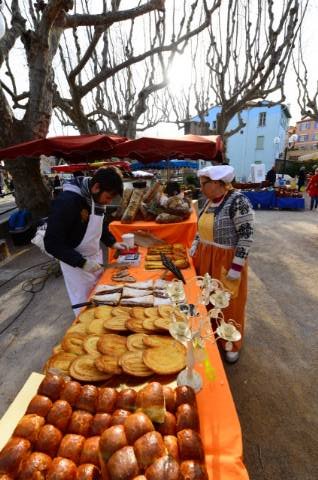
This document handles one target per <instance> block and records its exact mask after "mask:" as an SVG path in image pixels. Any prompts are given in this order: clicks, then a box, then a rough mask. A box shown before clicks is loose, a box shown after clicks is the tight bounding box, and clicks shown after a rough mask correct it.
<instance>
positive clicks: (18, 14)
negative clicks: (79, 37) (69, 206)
mask: <svg viewBox="0 0 318 480" xmlns="http://www.w3.org/2000/svg"><path fill="white" fill-rule="evenodd" d="M20 3H21V6H20V4H19V1H18V0H12V1H11V5H10V6H7V9H6V12H5V14H6V18H10V26H8V25H7V27H8V28H7V30H6V33H5V36H4V37H3V38H2V39H1V40H0V67H1V66H3V67H6V76H5V79H3V80H2V81H1V84H0V115H1V123H0V142H1V143H0V144H1V146H2V147H5V146H9V145H13V144H15V143H20V142H23V141H28V140H33V139H38V138H44V137H45V136H46V135H47V133H48V129H49V126H50V122H51V117H52V107H53V97H54V95H55V92H56V87H55V80H54V78H55V76H54V68H53V66H54V63H53V61H54V57H55V55H56V52H57V49H58V47H59V44H60V41H61V36H62V35H63V34H64V32H66V31H68V30H69V29H72V31H74V30H73V29H75V28H76V29H77V28H80V27H83V28H86V27H93V28H94V29H95V32H96V33H95V35H96V36H98V35H99V34H100V35H102V34H103V32H105V31H107V30H109V29H110V28H111V27H112V26H114V25H116V24H117V23H118V22H123V21H126V20H130V19H133V18H137V17H139V16H143V15H148V14H150V13H151V12H153V11H156V10H163V9H164V0H148V1H144V2H137V1H136V2H134V3H135V4H137V5H138V6H134V7H133V8H129V9H126V10H119V7H120V4H121V1H120V0H117V1H116V0H112V1H111V7H110V9H107V10H106V9H105V8H104V10H103V13H100V14H93V13H76V8H75V12H74V13H73V14H71V13H70V11H71V10H72V9H73V8H74V5H75V7H76V2H74V1H73V0H48V1H47V2H44V1H39V0H38V1H36V2H35V3H34V4H33V3H32V1H31V0H24V1H23V2H20ZM77 3H79V2H77ZM92 41H93V40H92ZM15 44H16V45H17V46H18V53H17V50H14V49H13V47H14V45H15ZM22 51H23V53H24V54H25V57H24V60H22V59H21V58H19V55H18V54H20V53H21V52H22ZM10 54H12V55H10ZM87 54H89V52H87ZM13 56H14V57H15V58H14V60H12V58H13ZM138 60H139V59H138V58H135V59H131V64H132V63H134V62H137V61H138ZM82 61H84V59H82ZM14 62H19V64H20V68H19V75H18V76H14V75H13V73H12V68H11V67H12V64H13V63H14ZM22 62H23V63H22ZM22 65H23V68H22ZM77 68H80V65H78V67H77ZM104 69H107V65H104ZM73 74H76V72H73ZM75 76H76V75H75ZM21 77H23V78H21ZM21 83H22V91H21V87H20V86H19V84H21ZM82 88H88V86H87V85H84V86H83V87H82ZM5 164H6V168H7V169H8V170H9V172H10V173H11V175H12V177H13V181H14V185H15V189H16V201H17V205H18V206H19V207H25V208H28V209H30V210H31V212H32V213H33V215H34V216H35V217H36V216H40V215H43V214H45V213H46V212H47V208H48V192H47V191H46V188H45V186H44V185H43V182H42V179H41V176H40V169H39V160H38V159H24V158H19V159H17V160H16V161H6V162H5Z"/></svg>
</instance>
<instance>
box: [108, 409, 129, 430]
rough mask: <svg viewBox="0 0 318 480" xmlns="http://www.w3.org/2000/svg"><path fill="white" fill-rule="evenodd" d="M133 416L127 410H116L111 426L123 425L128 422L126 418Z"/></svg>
mask: <svg viewBox="0 0 318 480" xmlns="http://www.w3.org/2000/svg"><path fill="white" fill-rule="evenodd" d="M130 415H131V413H130V412H128V411H127V410H123V409H121V408H120V409H119V410H115V411H114V413H113V415H112V419H111V422H110V425H111V426H112V425H123V424H124V423H125V421H126V418H128V417H129V416H130Z"/></svg>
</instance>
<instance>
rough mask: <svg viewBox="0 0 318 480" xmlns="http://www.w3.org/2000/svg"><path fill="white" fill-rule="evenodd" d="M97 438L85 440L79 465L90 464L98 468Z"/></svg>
mask: <svg viewBox="0 0 318 480" xmlns="http://www.w3.org/2000/svg"><path fill="white" fill-rule="evenodd" d="M99 438H100V437H99V436H95V437H90V438H87V439H86V440H85V442H84V445H83V449H82V453H81V459H80V463H92V464H94V465H96V467H99V465H100V462H99Z"/></svg>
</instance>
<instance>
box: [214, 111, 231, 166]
mask: <svg viewBox="0 0 318 480" xmlns="http://www.w3.org/2000/svg"><path fill="white" fill-rule="evenodd" d="M228 124H229V119H228V118H227V117H226V116H225V115H224V114H223V113H222V112H220V113H218V114H217V117H216V134H217V135H221V137H222V141H223V145H224V150H223V155H224V163H228V162H229V160H228V158H227V157H226V150H227V136H226V135H225V131H226V128H227V126H228Z"/></svg>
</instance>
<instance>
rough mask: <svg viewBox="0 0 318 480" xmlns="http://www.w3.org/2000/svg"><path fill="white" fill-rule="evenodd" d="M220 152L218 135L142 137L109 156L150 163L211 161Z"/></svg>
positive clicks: (117, 147)
mask: <svg viewBox="0 0 318 480" xmlns="http://www.w3.org/2000/svg"><path fill="white" fill-rule="evenodd" d="M222 151H223V142H222V139H221V137H220V136H219V135H209V136H200V135H183V136H180V137H176V138H157V137H142V138H137V139H136V140H129V141H127V142H124V143H121V144H119V145H116V146H115V147H114V148H113V150H112V152H111V155H112V157H118V158H131V159H135V160H139V161H140V162H142V163H151V162H159V161H160V160H168V159H171V158H176V159H183V158H190V159H192V160H198V159H202V160H212V159H213V158H215V157H216V155H217V154H218V153H220V152H222Z"/></svg>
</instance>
